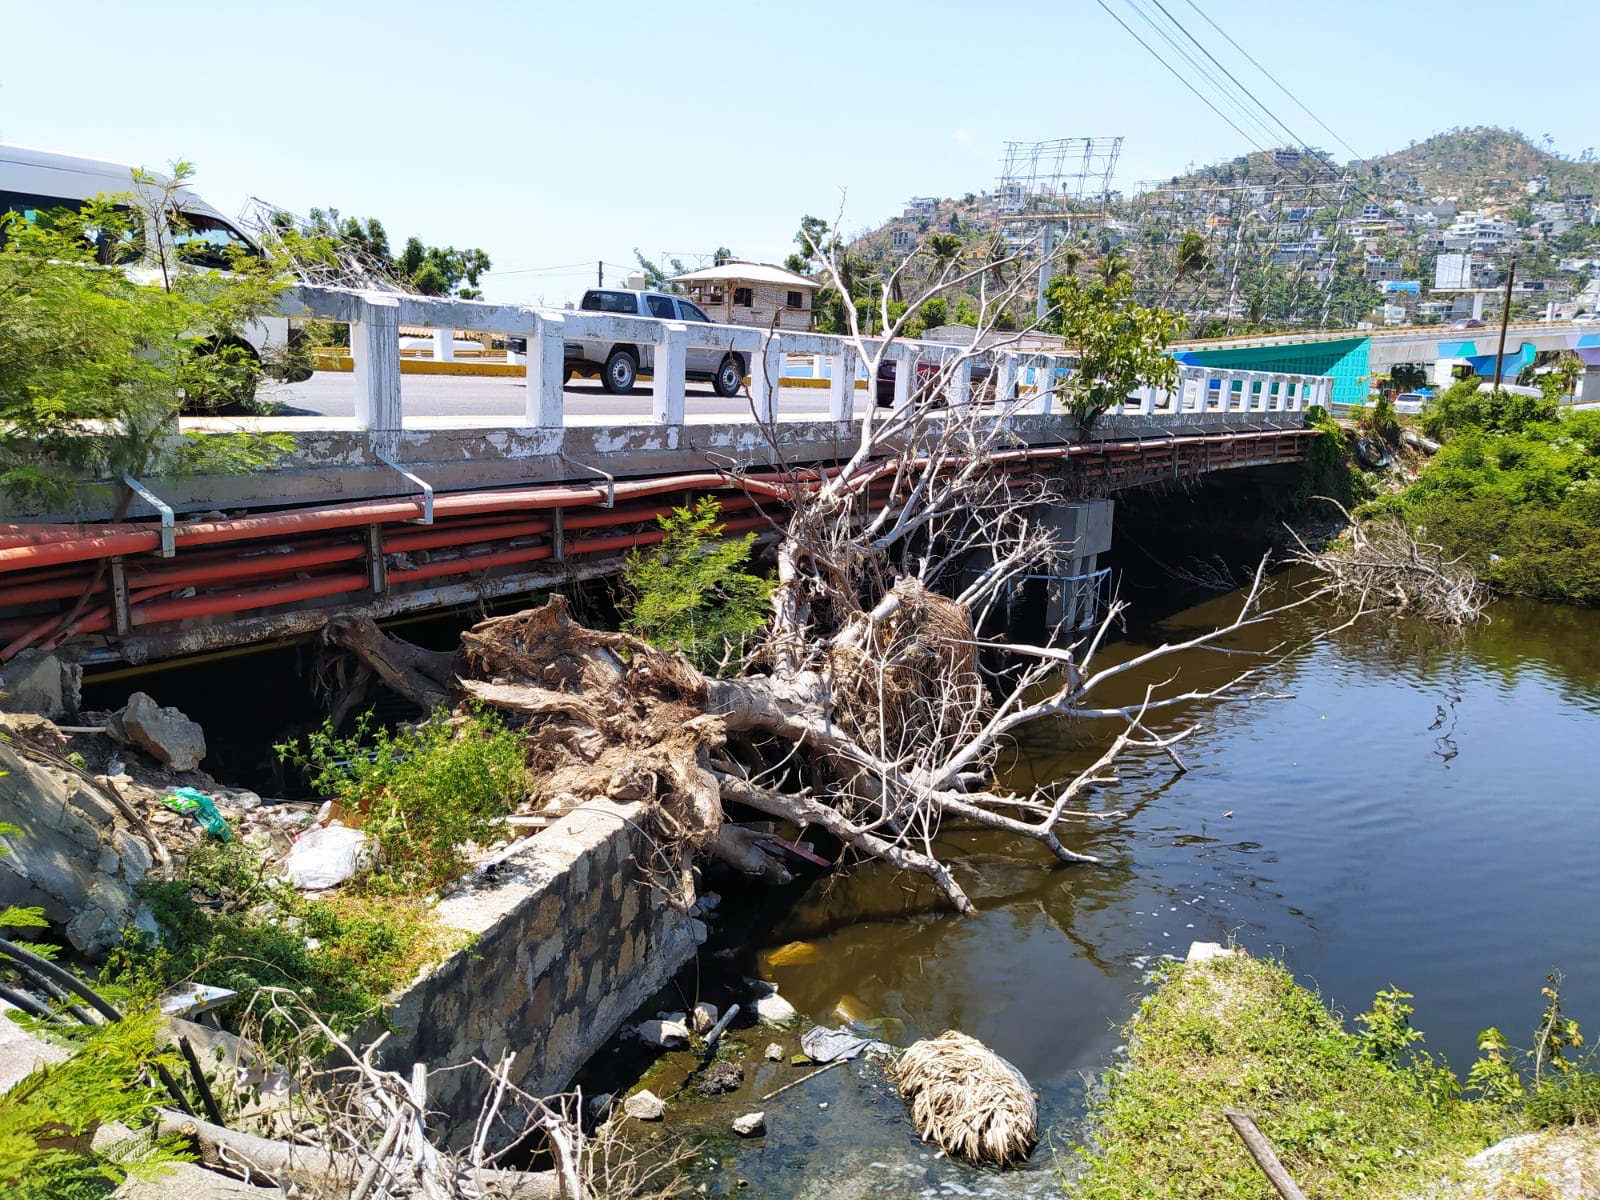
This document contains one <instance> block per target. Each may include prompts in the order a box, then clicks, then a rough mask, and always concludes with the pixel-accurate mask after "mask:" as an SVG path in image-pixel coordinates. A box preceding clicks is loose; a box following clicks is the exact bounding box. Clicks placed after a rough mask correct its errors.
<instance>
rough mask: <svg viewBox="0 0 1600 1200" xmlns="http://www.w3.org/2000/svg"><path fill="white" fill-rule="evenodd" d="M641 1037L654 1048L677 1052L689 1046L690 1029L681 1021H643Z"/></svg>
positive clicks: (640, 1031)
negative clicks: (678, 1049)
mask: <svg viewBox="0 0 1600 1200" xmlns="http://www.w3.org/2000/svg"><path fill="white" fill-rule="evenodd" d="M639 1037H640V1038H641V1039H642V1040H643V1041H645V1042H647V1043H648V1044H650V1045H652V1046H660V1047H662V1048H663V1049H666V1050H676V1049H677V1048H678V1047H680V1046H687V1045H688V1044H689V1027H688V1026H687V1025H685V1024H683V1022H681V1021H641V1022H640V1023H639Z"/></svg>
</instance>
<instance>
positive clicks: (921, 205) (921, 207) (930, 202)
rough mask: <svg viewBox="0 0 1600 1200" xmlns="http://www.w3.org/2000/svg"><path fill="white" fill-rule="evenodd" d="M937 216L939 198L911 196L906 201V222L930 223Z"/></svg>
mask: <svg viewBox="0 0 1600 1200" xmlns="http://www.w3.org/2000/svg"><path fill="white" fill-rule="evenodd" d="M938 215H939V197H937V196H913V197H911V199H909V200H907V201H906V220H908V221H931V220H933V218H934V217H936V216H938Z"/></svg>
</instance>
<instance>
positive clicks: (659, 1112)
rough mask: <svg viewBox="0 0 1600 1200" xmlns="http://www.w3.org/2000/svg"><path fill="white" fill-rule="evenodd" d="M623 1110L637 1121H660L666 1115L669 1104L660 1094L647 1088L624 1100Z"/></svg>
mask: <svg viewBox="0 0 1600 1200" xmlns="http://www.w3.org/2000/svg"><path fill="white" fill-rule="evenodd" d="M622 1111H623V1112H625V1113H627V1114H628V1115H629V1116H630V1117H632V1118H633V1119H634V1120H635V1121H659V1120H661V1118H662V1117H664V1116H665V1115H666V1113H667V1105H666V1102H665V1101H664V1100H662V1099H661V1097H660V1096H658V1095H656V1094H655V1093H654V1092H652V1091H650V1090H649V1089H648V1088H646V1089H645V1090H644V1091H641V1092H635V1093H634V1094H633V1095H631V1096H629V1097H628V1098H627V1099H626V1100H624V1101H623V1102H622Z"/></svg>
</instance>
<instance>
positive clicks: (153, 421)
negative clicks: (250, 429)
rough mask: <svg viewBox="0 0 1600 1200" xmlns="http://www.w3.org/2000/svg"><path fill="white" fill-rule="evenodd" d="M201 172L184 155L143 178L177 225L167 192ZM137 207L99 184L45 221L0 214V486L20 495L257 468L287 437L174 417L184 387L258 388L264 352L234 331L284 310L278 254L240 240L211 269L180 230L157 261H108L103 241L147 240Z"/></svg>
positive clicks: (43, 498) (211, 393)
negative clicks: (218, 429)
mask: <svg viewBox="0 0 1600 1200" xmlns="http://www.w3.org/2000/svg"><path fill="white" fill-rule="evenodd" d="M190 173H191V172H190V170H189V168H188V167H187V165H186V164H182V163H180V164H177V166H176V167H175V168H174V171H173V177H172V180H171V182H170V183H169V184H162V185H157V184H156V183H155V182H154V181H153V180H151V179H149V178H148V177H141V178H140V184H141V190H142V191H159V190H161V189H163V188H164V189H165V190H166V191H167V192H168V193H169V197H168V199H164V200H162V201H161V205H160V208H161V209H164V210H166V211H168V213H169V214H170V219H171V220H172V221H173V222H175V223H177V222H181V221H182V214H181V213H180V212H178V211H177V205H176V203H173V202H170V195H171V194H174V193H175V192H176V190H177V188H178V187H179V186H181V184H182V183H183V182H184V181H185V180H186V179H187V178H188V177H189V175H190ZM135 212H136V209H135V206H134V205H133V204H132V202H131V198H130V197H127V196H122V197H116V196H111V197H104V196H103V197H100V198H98V199H96V200H93V201H89V202H87V203H86V204H84V205H83V206H82V207H81V209H79V210H77V211H73V210H70V209H59V210H56V211H54V212H52V213H50V214H48V216H47V217H46V218H45V219H41V220H35V221H29V220H27V219H25V218H24V217H23V215H22V214H20V213H6V214H0V492H4V493H5V494H7V495H9V496H12V497H15V498H17V499H19V500H21V501H22V502H23V503H25V504H28V505H32V506H36V507H39V508H48V507H50V506H52V505H55V504H60V503H62V502H64V501H66V500H67V499H68V498H69V497H70V496H71V495H72V494H73V492H74V489H75V488H76V487H77V485H78V482H79V480H80V479H81V478H84V477H88V478H97V479H104V480H109V481H112V482H113V484H114V485H116V486H120V485H119V484H116V481H119V480H120V478H121V476H122V475H123V474H124V473H127V474H130V475H133V476H136V477H137V476H139V475H143V474H147V473H157V474H182V473H185V472H191V471H197V470H205V471H208V472H219V471H230V470H248V469H251V468H252V467H254V466H256V465H259V464H261V463H263V462H265V461H269V460H270V459H271V458H273V457H275V455H276V454H277V453H278V452H279V451H281V449H283V439H282V438H281V437H268V436H262V435H256V434H250V433H246V432H239V433H233V434H208V435H205V436H200V435H188V436H184V435H180V434H179V432H178V429H177V423H176V418H177V416H178V414H179V412H180V410H181V409H182V408H183V406H184V404H185V401H186V400H187V401H188V402H190V404H191V405H192V404H194V403H196V402H197V401H201V400H207V399H213V398H227V397H229V396H231V395H235V394H237V392H238V390H239V389H240V387H241V386H247V387H248V389H249V390H250V391H251V392H252V393H253V389H254V383H255V378H256V375H257V374H258V372H259V370H260V368H261V364H258V363H256V362H255V361H254V358H253V356H251V355H250V354H249V353H247V352H245V351H244V349H243V347H242V346H241V345H240V343H239V342H238V334H239V331H240V330H241V328H242V327H244V326H245V325H246V324H248V323H249V322H251V321H254V320H258V319H259V318H261V317H263V316H266V315H268V314H270V313H272V312H274V311H275V309H276V301H277V296H278V293H279V292H280V291H281V290H282V289H283V288H284V287H286V286H288V283H289V278H288V275H287V273H286V271H285V269H284V266H283V264H282V262H281V260H279V259H277V258H276V257H274V256H272V255H254V254H250V253H248V252H246V251H244V250H242V249H233V250H230V251H229V252H228V263H229V269H228V270H226V271H219V270H214V269H207V268H203V267H200V266H198V265H195V263H194V262H193V261H192V256H190V255H187V254H186V252H185V246H184V243H185V240H186V239H184V238H182V237H181V236H179V237H176V238H172V239H169V238H165V237H163V238H155V239H152V245H151V247H150V248H149V251H148V254H149V256H151V257H150V258H147V260H146V261H147V262H148V261H153V262H154V265H155V267H156V270H154V271H153V272H152V271H150V270H138V271H133V270H122V269H116V268H105V267H102V266H101V265H100V262H101V261H102V257H103V256H102V253H101V248H102V247H103V246H104V245H106V244H108V243H110V244H127V245H135V244H138V242H139V241H140V238H141V232H140V223H139V219H138V217H137V216H136V215H135ZM178 232H179V234H180V235H181V232H182V230H181V228H179V229H178ZM190 244H192V245H194V246H195V247H196V250H197V251H198V250H200V249H204V250H205V251H207V252H208V253H212V254H214V253H215V247H209V246H205V245H204V243H203V242H201V241H200V240H199V239H194V240H193V241H192V242H191V243H190ZM152 274H153V275H154V277H155V278H154V282H150V281H149V277H150V276H151V275H152Z"/></svg>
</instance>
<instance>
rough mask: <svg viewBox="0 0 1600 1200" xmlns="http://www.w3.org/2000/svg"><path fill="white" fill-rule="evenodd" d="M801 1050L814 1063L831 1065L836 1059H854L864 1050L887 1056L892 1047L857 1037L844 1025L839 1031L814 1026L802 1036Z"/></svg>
mask: <svg viewBox="0 0 1600 1200" xmlns="http://www.w3.org/2000/svg"><path fill="white" fill-rule="evenodd" d="M800 1049H802V1050H804V1051H805V1052H806V1057H808V1058H810V1059H811V1060H812V1061H813V1062H819V1063H829V1062H832V1061H833V1060H834V1059H836V1058H854V1057H855V1056H856V1055H858V1054H860V1053H861V1052H862V1051H864V1050H870V1051H872V1052H873V1053H874V1054H887V1053H889V1049H890V1047H888V1046H887V1045H885V1044H884V1043H883V1042H877V1041H873V1040H872V1039H871V1038H864V1037H857V1036H856V1035H855V1034H853V1033H851V1032H850V1030H848V1029H846V1028H845V1027H844V1026H842V1025H841V1026H840V1027H839V1028H838V1029H824V1028H822V1026H820V1025H813V1026H812V1027H811V1028H810V1029H808V1030H806V1031H805V1033H803V1034H801V1035H800Z"/></svg>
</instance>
